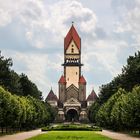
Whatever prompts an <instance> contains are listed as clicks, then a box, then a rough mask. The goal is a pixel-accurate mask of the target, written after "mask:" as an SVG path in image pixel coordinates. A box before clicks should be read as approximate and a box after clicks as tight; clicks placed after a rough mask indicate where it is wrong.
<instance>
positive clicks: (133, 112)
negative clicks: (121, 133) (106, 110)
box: [121, 86, 140, 131]
mask: <svg viewBox="0 0 140 140" xmlns="http://www.w3.org/2000/svg"><path fill="white" fill-rule="evenodd" d="M121 119H122V123H123V125H124V126H125V127H126V128H128V129H132V130H134V129H137V130H139V131H140V86H137V87H134V88H133V90H132V92H130V93H129V94H128V95H127V96H126V97H125V102H124V104H123V109H122V110H121Z"/></svg>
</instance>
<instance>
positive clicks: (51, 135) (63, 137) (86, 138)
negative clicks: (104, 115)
mask: <svg viewBox="0 0 140 140" xmlns="http://www.w3.org/2000/svg"><path fill="white" fill-rule="evenodd" d="M28 140H112V139H111V138H108V137H105V136H102V135H100V134H97V133H95V132H93V131H49V132H47V133H46V134H41V135H38V136H35V137H32V138H30V139H28Z"/></svg>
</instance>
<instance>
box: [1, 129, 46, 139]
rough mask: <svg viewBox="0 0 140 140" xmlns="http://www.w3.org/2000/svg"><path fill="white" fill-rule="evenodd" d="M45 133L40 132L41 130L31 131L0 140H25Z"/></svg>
mask: <svg viewBox="0 0 140 140" xmlns="http://www.w3.org/2000/svg"><path fill="white" fill-rule="evenodd" d="M42 133H45V132H41V130H40V129H39V130H32V131H28V132H21V133H18V134H13V135H6V136H1V137H0V140H26V139H28V138H30V137H33V136H36V135H38V134H42Z"/></svg>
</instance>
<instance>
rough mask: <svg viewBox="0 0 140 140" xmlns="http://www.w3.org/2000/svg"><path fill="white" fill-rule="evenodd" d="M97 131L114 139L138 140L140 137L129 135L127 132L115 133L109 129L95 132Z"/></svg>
mask: <svg viewBox="0 0 140 140" xmlns="http://www.w3.org/2000/svg"><path fill="white" fill-rule="evenodd" d="M97 133H99V134H101V135H104V136H107V137H110V138H112V139H115V140H140V138H135V137H131V136H129V135H127V134H123V133H117V132H113V131H109V130H103V131H102V132H97Z"/></svg>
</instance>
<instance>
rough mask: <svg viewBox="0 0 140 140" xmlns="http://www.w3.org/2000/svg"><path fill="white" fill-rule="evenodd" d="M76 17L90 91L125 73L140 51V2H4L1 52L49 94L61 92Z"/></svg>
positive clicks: (0, 24)
mask: <svg viewBox="0 0 140 140" xmlns="http://www.w3.org/2000/svg"><path fill="white" fill-rule="evenodd" d="M72 21H74V26H75V28H76V30H77V32H78V33H79V36H80V37H81V41H82V63H83V64H84V66H83V67H82V74H83V75H84V76H85V79H86V81H87V95H88V94H89V93H90V92H91V90H92V89H94V90H95V92H96V93H97V94H98V93H99V87H100V86H101V85H102V84H106V83H108V82H110V81H111V80H112V79H113V77H115V76H117V75H118V74H119V73H121V69H122V67H123V66H124V65H126V60H127V58H128V56H129V55H134V53H135V52H137V51H138V50H140V26H139V24H140V0H18V1H15V0H0V50H1V52H2V55H4V56H5V57H8V58H9V57H11V58H12V60H13V67H12V69H14V70H15V71H16V72H17V73H18V74H21V73H24V74H26V75H28V77H29V78H30V79H31V80H32V81H33V82H34V83H35V84H36V85H37V86H38V88H39V90H41V91H42V92H43V96H44V98H46V96H47V94H48V92H49V91H50V89H51V88H52V89H53V91H54V93H56V94H57V95H58V80H59V78H60V76H61V75H62V74H63V67H62V66H61V64H62V63H63V61H64V58H63V57H64V56H63V54H64V53H63V50H64V37H65V36H66V34H67V32H68V31H69V29H70V27H71V24H72Z"/></svg>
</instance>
